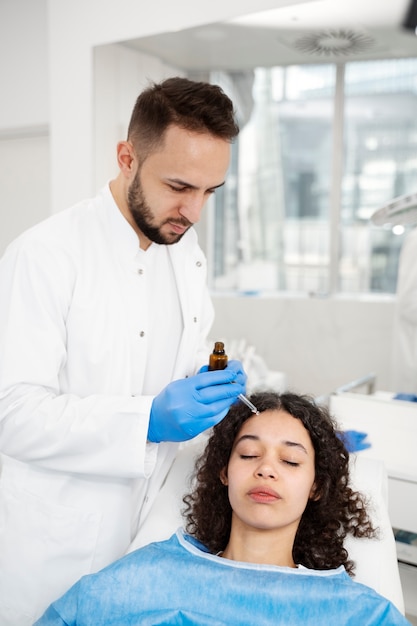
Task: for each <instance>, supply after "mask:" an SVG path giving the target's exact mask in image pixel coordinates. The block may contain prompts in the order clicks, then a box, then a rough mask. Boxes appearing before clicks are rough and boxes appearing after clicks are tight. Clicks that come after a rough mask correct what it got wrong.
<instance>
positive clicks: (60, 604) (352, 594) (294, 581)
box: [35, 531, 409, 626]
mask: <svg viewBox="0 0 417 626" xmlns="http://www.w3.org/2000/svg"><path fill="white" fill-rule="evenodd" d="M408 623H409V622H408V621H407V620H406V619H405V618H404V616H403V615H401V613H400V612H399V611H398V610H397V609H396V608H395V607H394V605H393V604H391V603H390V602H389V601H388V600H387V599H385V598H383V597H382V596H380V595H378V594H377V593H376V592H375V591H373V590H372V589H370V588H369V587H366V586H365V585H362V584H360V583H356V582H354V581H353V580H352V579H351V578H350V577H349V576H348V574H347V573H346V572H345V570H344V568H343V567H339V568H338V569H335V570H325V571H317V570H309V569H306V568H304V567H299V568H297V569H292V568H288V567H277V566H272V565H255V564H252V563H241V562H238V561H230V560H228V559H223V558H221V557H218V556H215V555H212V554H209V553H208V552H207V550H206V549H205V547H204V546H203V545H202V544H200V543H199V542H197V541H196V540H195V539H193V538H191V537H189V536H188V535H185V534H184V533H183V532H182V531H177V533H176V534H175V535H173V536H172V537H171V538H170V539H168V540H167V541H162V542H158V543H153V544H150V545H149V546H146V547H144V548H141V549H140V550H136V551H135V552H132V553H130V554H128V555H126V556H125V557H123V558H122V559H120V560H118V561H116V562H115V563H113V564H112V565H109V566H108V567H106V568H105V569H103V570H101V571H100V572H98V573H97V574H91V575H89V576H85V577H83V578H82V579H81V580H80V581H78V583H76V584H75V585H74V586H73V587H72V588H71V589H70V590H69V591H68V592H67V593H66V594H64V595H63V596H62V597H61V598H60V599H59V600H57V601H56V602H54V603H53V604H52V605H51V606H50V607H49V608H48V610H47V611H46V613H45V614H44V615H43V617H41V618H40V619H39V620H38V621H37V622H36V625H35V626H63V625H68V626H72V625H75V624H76V625H77V626H104V625H106V626H116V624H117V626H122V625H123V626H128V625H129V626H139V625H140V626H157V625H159V624H181V625H190V626H191V625H199V626H214V625H217V626H221V625H226V624H227V625H230V624H233V625H241V626H255V625H256V626H264V625H265V626H266V625H268V626H272V625H273V626H283V625H285V626H309V625H311V626H313V625H314V626H317V625H319V624H332V625H333V624H337V626H344V625H345V626H347V625H349V626H358V625H359V624H360V625H361V626H372V625H375V626H376V625H378V626H382V625H387V626H388V625H389V626H396V625H402V624H408Z"/></svg>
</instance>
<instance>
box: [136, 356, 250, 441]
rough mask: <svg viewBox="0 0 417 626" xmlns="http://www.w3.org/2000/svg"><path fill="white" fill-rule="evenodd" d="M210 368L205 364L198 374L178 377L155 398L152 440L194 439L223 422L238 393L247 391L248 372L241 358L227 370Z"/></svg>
mask: <svg viewBox="0 0 417 626" xmlns="http://www.w3.org/2000/svg"><path fill="white" fill-rule="evenodd" d="M207 369H208V368H207V366H204V367H202V368H201V369H200V371H199V373H198V374H196V375H195V376H190V377H189V378H183V379H181V380H175V381H174V382H172V383H170V384H169V385H167V386H166V387H165V388H164V389H163V390H162V391H161V393H159V394H158V395H157V396H156V397H155V398H154V401H153V403H152V407H151V414H150V418H149V428H148V440H149V441H153V442H155V443H159V442H161V441H187V440H188V439H192V438H193V437H196V436H197V435H199V434H200V433H202V432H203V431H204V430H207V428H211V426H214V425H215V424H217V423H218V422H220V421H221V420H222V419H223V418H224V416H225V415H226V413H227V412H228V410H229V408H230V406H231V405H232V404H233V403H234V402H235V401H236V399H237V397H238V395H239V394H240V393H245V391H246V374H245V372H244V371H243V367H242V364H241V363H240V361H234V360H231V361H229V363H228V365H227V367H226V368H225V369H224V370H215V371H210V372H209V371H207ZM231 383H233V384H231Z"/></svg>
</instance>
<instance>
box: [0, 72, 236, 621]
mask: <svg viewBox="0 0 417 626" xmlns="http://www.w3.org/2000/svg"><path fill="white" fill-rule="evenodd" d="M237 133H238V128H237V125H236V123H235V120H234V114H233V105H232V103H231V101H230V100H229V98H228V97H227V96H226V95H225V94H224V93H223V92H222V91H221V89H220V88H219V87H217V86H214V85H209V84H207V83H197V82H194V81H189V80H187V79H184V78H170V79H167V80H166V81H163V82H162V83H160V84H154V85H151V86H150V87H149V88H148V89H146V90H145V91H144V92H143V93H142V94H140V95H139V97H138V99H137V101H136V104H135V107H134V110H133V113H132V118H131V121H130V125H129V130H128V137H127V140H126V141H121V142H120V143H119V144H118V146H117V159H118V165H119V170H120V171H119V174H118V176H117V177H116V178H115V179H114V180H112V181H111V182H110V183H109V185H107V186H106V187H105V188H104V189H102V190H101V191H100V193H99V194H98V195H97V196H96V197H95V198H93V199H90V200H85V201H83V202H80V203H79V204H77V205H76V206H74V207H71V208H70V209H68V210H66V211H62V212H60V213H58V214H56V215H54V216H52V217H50V218H48V219H47V220H45V221H44V222H42V223H41V224H39V225H37V226H35V227H34V228H31V229H30V230H28V231H26V232H25V233H23V234H22V235H21V236H20V237H19V238H18V239H17V240H16V241H14V242H13V243H12V244H11V245H10V246H9V247H8V249H7V250H6V252H5V255H4V257H3V259H2V261H1V263H0V302H1V305H0V453H1V457H0V461H1V474H0V624H1V625H2V626H9V625H13V626H25V625H26V624H31V623H33V621H35V619H36V618H37V617H38V616H39V615H41V613H42V612H43V611H44V610H45V608H46V606H47V605H48V604H49V603H50V602H51V601H52V600H53V599H55V598H56V597H58V596H59V595H61V594H62V593H63V592H64V591H65V590H66V589H67V588H68V587H69V586H70V585H72V584H73V583H74V582H75V581H76V580H78V579H79V578H80V576H82V575H83V574H86V573H89V572H93V571H96V570H98V569H100V568H102V567H103V566H105V565H106V564H108V563H110V562H111V561H113V560H115V559H117V558H118V557H120V556H121V555H122V554H124V553H125V552H126V551H127V550H128V548H129V545H130V543H131V541H132V540H133V539H134V538H135V537H136V536H137V534H138V532H139V533H140V527H141V524H143V522H144V520H145V519H146V516H147V514H148V512H149V510H150V508H151V505H152V503H153V501H154V499H155V498H156V495H157V493H158V491H159V489H160V487H161V485H162V483H163V481H164V479H165V477H166V474H167V471H168V470H169V467H170V465H171V463H172V461H173V459H174V457H175V454H176V451H177V448H178V445H179V442H181V441H186V440H189V439H191V438H193V437H195V436H197V435H198V434H200V433H201V432H203V431H204V430H206V429H208V428H210V427H211V426H212V425H214V424H215V423H217V422H218V421H219V420H221V419H222V418H223V417H224V416H225V414H226V413H227V411H228V408H229V406H230V405H231V404H232V403H233V402H235V401H236V399H237V396H238V394H240V393H242V392H243V393H244V391H245V381H246V376H245V374H244V372H243V369H242V366H241V364H240V363H239V362H238V361H230V362H229V365H228V366H227V368H226V369H225V370H223V371H217V372H209V371H207V367H206V366H205V364H206V363H207V361H208V347H207V344H206V338H207V334H208V332H209V329H210V327H211V324H212V321H213V307H212V304H211V301H210V298H209V294H208V290H207V286H206V260H205V257H204V255H203V253H202V251H201V249H200V248H199V246H198V243H197V237H196V234H195V231H194V229H193V228H192V225H193V224H194V223H196V222H197V221H198V219H199V217H200V213H201V210H202V208H203V205H204V204H205V202H206V200H207V198H208V196H209V195H210V194H212V193H214V192H215V190H216V189H217V188H218V187H220V186H221V185H223V183H224V180H225V175H226V171H227V168H228V164H229V158H230V143H231V141H232V140H233V139H234V138H235V137H236V135H237ZM230 383H235V384H230Z"/></svg>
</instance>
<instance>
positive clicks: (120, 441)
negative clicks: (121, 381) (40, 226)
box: [0, 241, 156, 477]
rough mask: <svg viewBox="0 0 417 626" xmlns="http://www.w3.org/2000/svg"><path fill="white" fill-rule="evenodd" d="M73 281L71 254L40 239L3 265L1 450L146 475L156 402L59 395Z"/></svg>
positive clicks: (73, 466)
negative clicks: (149, 433)
mask: <svg viewBox="0 0 417 626" xmlns="http://www.w3.org/2000/svg"><path fill="white" fill-rule="evenodd" d="M28 249H29V251H28ZM57 276H58V277H59V280H57ZM75 281H76V271H75V268H74V266H73V264H72V261H71V259H70V258H69V255H66V254H65V251H62V250H60V251H59V252H58V251H57V250H53V249H51V248H50V247H47V246H42V244H41V243H40V242H39V241H35V242H31V243H30V245H29V246H26V247H23V248H21V249H19V247H15V246H13V245H12V246H11V247H10V249H9V251H8V252H6V254H5V256H4V258H3V259H2V261H1V263H0V302H1V306H0V346H1V349H0V450H1V452H2V453H3V454H6V455H8V456H10V457H13V458H15V459H18V460H20V461H23V462H30V463H33V464H38V465H39V466H40V467H42V468H48V469H54V470H58V471H66V472H79V473H88V474H97V475H110V476H116V477H147V476H149V474H150V473H151V472H152V469H153V466H154V463H155V458H156V452H155V445H154V444H147V442H146V437H147V430H148V420H149V412H150V407H151V404H152V400H153V398H152V397H149V396H141V397H131V396H130V395H129V394H126V393H120V395H118V394H117V393H116V394H111V395H107V394H106V393H102V392H100V393H95V394H92V395H91V396H88V397H78V396H77V395H75V394H71V393H62V392H61V380H60V376H61V375H62V371H63V370H64V368H65V363H66V358H67V352H66V327H65V320H66V316H67V314H68V310H69V308H70V306H71V295H72V290H73V288H74V284H75Z"/></svg>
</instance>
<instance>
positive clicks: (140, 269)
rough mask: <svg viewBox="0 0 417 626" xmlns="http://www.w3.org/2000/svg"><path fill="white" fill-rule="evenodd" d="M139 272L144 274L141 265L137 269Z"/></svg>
mask: <svg viewBox="0 0 417 626" xmlns="http://www.w3.org/2000/svg"><path fill="white" fill-rule="evenodd" d="M137 273H138V274H139V275H140V276H141V275H142V274H143V269H142V268H141V267H139V268H138V269H137Z"/></svg>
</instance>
